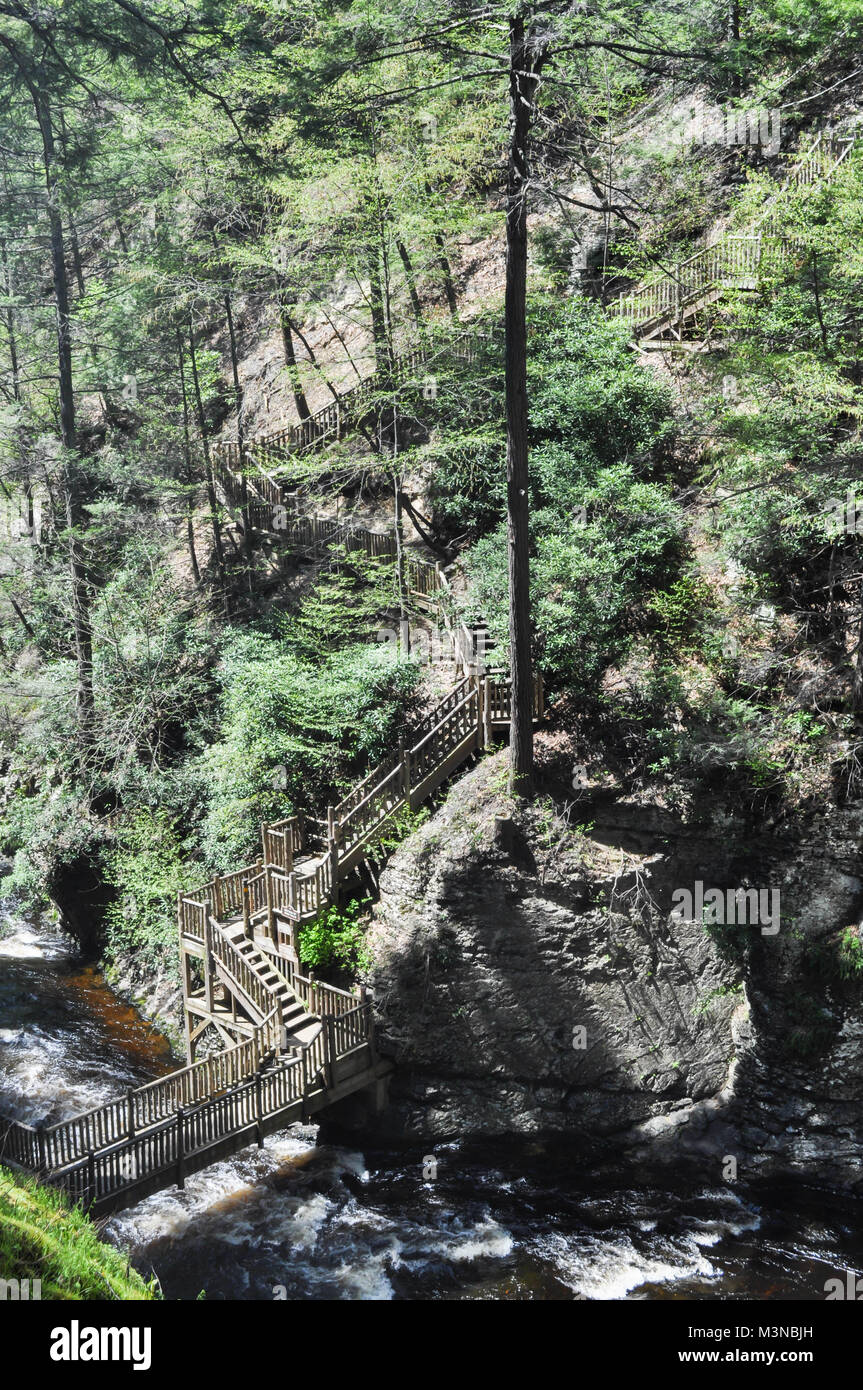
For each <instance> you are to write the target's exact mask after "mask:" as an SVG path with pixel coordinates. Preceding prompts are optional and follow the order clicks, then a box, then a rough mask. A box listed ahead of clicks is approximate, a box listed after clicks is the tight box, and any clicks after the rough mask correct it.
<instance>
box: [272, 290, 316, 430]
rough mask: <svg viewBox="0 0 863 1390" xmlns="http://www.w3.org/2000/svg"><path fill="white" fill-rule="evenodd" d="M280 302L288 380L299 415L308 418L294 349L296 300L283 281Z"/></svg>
mask: <svg viewBox="0 0 863 1390" xmlns="http://www.w3.org/2000/svg"><path fill="white" fill-rule="evenodd" d="M278 302H279V327H280V329H281V331H282V347H283V348H284V352H285V366H286V367H287V370H288V380H289V382H290V383H291V392H292V394H293V397H294V405H295V406H296V408H297V415H298V417H299V419H300V421H303V420H308V418H309V416H310V415H311V413H312V412H311V411H310V410H309V403H308V401H307V400H306V393H305V391H304V390H303V383H302V379H301V377H300V369H299V366H298V364H297V354H296V352H295V350H294V324H293V319H292V318H291V310H292V309H293V308H294V306H295V304H296V300H294V299H292V298H291V295H290V292H289V290H288V288H287V287H286V286H285V284H284V283H283V282H282V283H280V284H279V288H278Z"/></svg>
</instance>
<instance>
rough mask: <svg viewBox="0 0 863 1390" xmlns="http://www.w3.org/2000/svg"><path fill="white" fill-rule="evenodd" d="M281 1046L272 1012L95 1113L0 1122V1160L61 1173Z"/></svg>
mask: <svg viewBox="0 0 863 1390" xmlns="http://www.w3.org/2000/svg"><path fill="white" fill-rule="evenodd" d="M272 1002H273V1001H272V1000H270V1004H271V1006H272ZM281 1045H282V1033H281V1022H280V1019H279V1010H278V1009H277V1008H272V1011H271V1012H270V1013H268V1014H267V1015H266V1017H265V1018H264V1019H263V1020H262V1021H261V1023H260V1024H259V1025H258V1026H256V1027H255V1029H254V1031H253V1033H252V1036H251V1037H250V1038H249V1039H247V1040H246V1041H244V1042H241V1043H237V1044H236V1046H234V1047H230V1048H227V1049H226V1050H225V1051H223V1052H219V1053H218V1054H217V1055H216V1056H214V1057H208V1058H206V1059H205V1060H204V1061H201V1062H195V1063H193V1064H192V1065H191V1066H188V1067H183V1068H182V1069H181V1070H179V1071H174V1072H170V1073H169V1074H168V1075H167V1076H163V1077H159V1079H158V1080H156V1081H151V1082H149V1083H148V1084H147V1085H145V1086H138V1087H136V1088H135V1089H133V1090H130V1091H128V1092H127V1094H126V1095H125V1096H124V1097H122V1098H119V1099H117V1100H113V1101H109V1102H108V1103H107V1104H105V1105H101V1106H98V1107H97V1108H96V1109H93V1110H88V1111H85V1112H84V1113H83V1114H81V1115H75V1116H73V1117H72V1118H71V1119H68V1120H60V1121H58V1122H57V1123H56V1124H54V1125H46V1126H33V1125H27V1124H23V1123H22V1122H21V1121H20V1120H5V1121H3V1120H0V1159H2V1161H4V1162H12V1163H15V1164H17V1165H18V1166H20V1167H23V1168H32V1169H36V1170H37V1171H42V1172H48V1171H50V1170H52V1169H65V1168H66V1167H68V1165H69V1164H73V1163H75V1162H76V1161H77V1160H79V1159H82V1158H86V1156H87V1154H88V1153H90V1152H95V1151H97V1150H100V1149H105V1148H109V1147H111V1146H112V1145H116V1144H118V1143H120V1142H121V1141H122V1140H131V1139H133V1138H134V1137H135V1135H137V1134H138V1133H139V1132H140V1131H142V1130H148V1129H151V1128H152V1127H153V1126H155V1125H158V1124H160V1123H161V1122H162V1121H164V1120H165V1119H166V1117H168V1116H170V1115H173V1114H175V1113H176V1111H177V1110H178V1109H179V1108H180V1107H183V1106H190V1105H197V1104H199V1103H200V1102H201V1101H203V1100H206V1099H207V1098H209V1097H212V1096H214V1095H219V1094H221V1093H222V1092H224V1091H227V1090H230V1089H231V1088H232V1087H234V1086H237V1085H238V1084H239V1083H241V1082H244V1081H246V1080H247V1079H248V1078H249V1077H251V1076H254V1075H255V1074H256V1073H257V1072H258V1071H259V1070H260V1067H261V1065H262V1063H263V1062H264V1060H265V1059H266V1058H267V1057H268V1056H271V1055H272V1056H275V1055H277V1054H278V1052H279V1051H280V1049H281Z"/></svg>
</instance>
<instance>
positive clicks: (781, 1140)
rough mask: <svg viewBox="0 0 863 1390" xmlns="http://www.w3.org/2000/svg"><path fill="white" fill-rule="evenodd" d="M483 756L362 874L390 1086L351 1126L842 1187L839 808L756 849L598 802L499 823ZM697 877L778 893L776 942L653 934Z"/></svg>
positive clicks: (688, 820)
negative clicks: (554, 1146)
mask: <svg viewBox="0 0 863 1390" xmlns="http://www.w3.org/2000/svg"><path fill="white" fill-rule="evenodd" d="M502 757H505V755H500V756H499V757H496V758H490V759H486V760H485V761H484V762H483V763H482V764H480V765H479V766H478V767H476V768H475V769H474V770H473V771H472V772H470V773H469V774H468V775H467V776H466V777H463V778H462V779H461V780H460V781H459V782H458V784H457V785H456V786H455V788H454V789H453V791H452V792H451V793H450V795H449V797H448V799H447V801H446V803H445V804H444V805H443V806H442V807H441V809H440V810H438V811H437V813H436V814H435V815H434V816H433V817H432V818H431V819H430V820H429V821H428V822H427V823H426V824H425V825H424V826H423V827H422V828H421V829H420V830H419V831H418V832H416V833H415V834H414V835H413V836H412V837H411V838H410V839H409V840H408V841H406V842H405V843H404V844H403V845H402V846H401V847H400V848H399V849H398V851H397V852H396V853H395V854H394V855H393V857H392V858H391V860H390V862H389V864H388V866H387V868H386V869H385V871H384V872H383V874H382V876H381V897H380V903H379V905H378V908H377V909H376V913H375V920H374V923H373V927H372V931H371V936H370V946H371V948H372V951H373V954H374V957H375V960H376V966H375V969H374V971H373V972H372V975H371V977H370V981H369V983H370V984H371V985H372V987H373V989H374V991H375V999H376V1008H377V1012H378V1016H379V1024H380V1030H381V1047H382V1050H384V1051H386V1052H388V1053H390V1054H391V1055H392V1056H393V1057H394V1059H395V1061H396V1064H397V1069H396V1072H395V1074H394V1077H393V1079H392V1081H391V1084H390V1099H389V1104H388V1106H387V1108H386V1109H385V1110H383V1111H382V1112H381V1113H380V1114H379V1115H378V1116H377V1117H376V1118H375V1119H374V1120H372V1121H370V1117H369V1116H368V1115H365V1116H364V1117H363V1121H364V1123H365V1125H366V1126H368V1124H369V1123H370V1122H371V1123H373V1124H374V1125H375V1126H376V1127H377V1129H378V1132H379V1133H380V1134H381V1137H383V1138H388V1139H405V1140H408V1139H410V1140H422V1141H434V1140H443V1139H452V1138H459V1139H465V1138H469V1137H480V1136H490V1135H503V1134H525V1133H540V1132H546V1133H548V1132H570V1133H572V1134H574V1135H575V1134H578V1135H580V1136H581V1137H582V1138H584V1139H587V1140H589V1141H591V1142H593V1143H595V1144H596V1145H597V1146H598V1147H600V1148H603V1147H605V1146H608V1145H611V1146H617V1147H619V1146H621V1145H623V1146H627V1147H632V1146H635V1149H636V1151H637V1152H638V1153H640V1154H642V1155H643V1156H644V1157H649V1158H651V1159H655V1158H662V1157H667V1158H669V1159H670V1160H675V1161H676V1160H680V1159H682V1158H685V1157H688V1158H690V1159H692V1160H694V1161H697V1162H701V1163H706V1164H707V1165H708V1167H709V1169H710V1172H711V1173H712V1174H714V1175H715V1176H716V1177H717V1178H718V1177H719V1176H720V1168H719V1166H718V1165H720V1164H721V1163H722V1162H724V1161H725V1160H727V1159H728V1158H734V1159H735V1161H736V1162H737V1164H738V1166H739V1168H740V1169H741V1176H742V1173H743V1171H746V1172H747V1173H749V1174H750V1175H752V1174H753V1173H754V1172H760V1173H764V1172H765V1171H768V1172H779V1171H786V1170H787V1171H789V1172H791V1171H794V1172H797V1173H800V1172H804V1173H806V1174H809V1175H813V1176H814V1175H817V1176H818V1178H819V1180H820V1181H828V1182H833V1183H844V1184H854V1183H856V1182H857V1180H858V1179H859V1178H860V1177H861V1169H860V1160H859V1154H860V1139H861V1137H863V1013H861V1010H860V991H859V986H858V985H856V984H853V983H846V982H843V981H842V979H841V978H840V975H839V972H838V969H836V968H835V937H836V932H837V929H840V928H842V927H844V926H846V925H847V924H850V923H852V922H856V920H857V913H858V900H859V898H860V892H861V885H860V882H859V880H858V878H857V877H856V874H855V873H854V869H855V868H856V867H857V864H856V856H857V844H858V843H859V832H860V824H859V811H858V812H857V813H856V818H855V814H854V813H852V812H850V811H849V812H845V813H843V814H842V815H840V814H839V813H838V812H837V813H836V819H835V822H834V823H830V824H826V823H823V822H822V823H820V824H819V825H817V826H810V827H803V828H801V827H798V828H797V830H796V831H795V833H794V834H791V833H790V832H788V831H786V832H785V833H784V834H782V833H780V830H777V828H776V827H772V828H769V829H768V828H767V827H763V828H762V831H761V833H760V834H759V833H754V832H753V827H752V826H751V825H749V824H747V822H746V819H745V818H744V817H743V816H742V815H740V814H738V813H737V812H736V811H734V810H733V809H731V810H729V809H727V808H723V807H721V806H719V805H717V804H711V806H710V808H709V812H708V813H707V814H705V815H704V816H703V817H701V818H700V819H699V818H697V817H693V816H692V815H691V813H690V814H688V815H684V814H676V813H675V812H674V811H673V810H667V809H663V808H661V807H658V806H655V805H653V806H651V805H635V804H626V803H622V802H621V801H620V800H615V799H614V797H613V796H611V797H609V796H607V795H606V796H605V797H604V799H603V798H602V797H601V796H599V797H596V798H594V800H593V801H591V800H590V798H589V797H588V798H587V799H586V800H584V801H579V802H578V803H577V804H576V805H575V806H573V803H572V801H571V800H570V801H569V803H568V807H567V805H566V803H565V801H564V799H563V797H561V800H560V801H557V800H556V799H555V798H554V797H546V798H540V799H539V800H538V801H537V803H536V804H534V805H533V806H532V807H531V808H529V809H528V810H527V811H525V812H523V813H519V817H518V820H517V821H514V820H512V819H511V818H510V814H509V813H510V811H511V808H510V807H508V806H507V804H506V798H505V796H504V795H503V794H502V793H501V791H500V790H499V789H500V787H501V785H502V776H501V774H502V771H503V769H504V765H503V763H502V761H501V758H502ZM569 795H570V798H571V796H572V793H570V794H569ZM578 821H582V822H587V821H589V822H590V824H585V825H584V826H583V828H582V829H580V828H579V826H578V823H577V822H578ZM699 881H701V882H702V883H703V884H704V889H705V892H706V891H707V890H708V889H709V888H710V887H715V886H718V887H720V888H723V889H727V888H729V887H736V886H743V887H747V886H751V885H756V886H761V887H770V888H772V889H773V890H776V889H777V888H778V889H779V890H780V893H781V921H780V923H779V930H778V931H776V932H774V931H772V930H771V925H770V924H754V925H753V924H749V925H745V926H734V925H728V924H726V925H725V926H720V927H718V928H715V929H712V930H710V931H708V930H706V929H705V927H704V925H703V924H702V923H701V922H694V921H683V920H677V919H676V918H675V917H673V916H671V915H670V908H671V907H672V903H673V902H677V901H679V899H673V897H672V895H673V894H674V893H675V892H676V890H679V889H681V888H688V889H690V890H692V889H693V886H694V885H695V884H696V883H697V882H699ZM762 925H766V926H767V930H766V931H765V932H762ZM819 953H820V954H819Z"/></svg>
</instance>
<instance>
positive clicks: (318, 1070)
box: [0, 977, 375, 1214]
mask: <svg viewBox="0 0 863 1390" xmlns="http://www.w3.org/2000/svg"><path fill="white" fill-rule="evenodd" d="M299 980H301V977H298V981H299ZM302 984H303V985H305V986H306V987H307V990H308V993H309V998H310V1000H313V1001H316V1000H317V998H318V994H319V987H317V986H315V985H314V984H313V983H312V982H309V981H302ZM336 993H340V994H342V995H343V996H344V1003H343V1006H342V1007H340V1008H339V1009H338V1011H335V1010H334V1011H332V1012H331V1013H329V1014H328V1015H327V1016H326V1018H325V1019H324V1026H323V1027H322V1028H321V1031H320V1033H318V1034H317V1036H316V1037H315V1038H314V1039H313V1040H312V1042H311V1043H310V1044H309V1046H308V1047H307V1048H304V1049H302V1051H301V1052H300V1055H298V1056H294V1057H291V1058H289V1059H287V1060H281V1061H279V1062H277V1063H276V1064H275V1065H272V1066H271V1067H270V1069H269V1070H268V1069H266V1066H265V1065H264V1064H265V1062H266V1058H267V1054H268V1052H270V1051H272V1050H273V1049H274V1048H276V1047H277V1044H278V1026H277V1020H276V1011H275V1010H274V1011H273V1013H272V1014H270V1015H269V1016H268V1017H267V1018H266V1019H265V1020H264V1021H263V1023H262V1024H261V1025H260V1026H259V1027H258V1028H257V1029H256V1030H255V1033H254V1035H253V1037H252V1038H251V1039H249V1041H248V1042H242V1043H239V1044H238V1045H237V1046H236V1047H233V1048H229V1049H227V1050H226V1051H225V1052H222V1053H220V1054H218V1055H217V1056H215V1057H209V1058H207V1059H206V1060H205V1061H202V1062H196V1063H195V1064H194V1065H193V1066H190V1067H185V1068H183V1069H182V1070H181V1071H177V1072H173V1073H172V1074H171V1075H170V1076H167V1077H163V1078H162V1079H161V1080H160V1081H158V1082H152V1083H151V1084H150V1085H149V1086H144V1087H139V1088H137V1089H136V1090H134V1091H130V1092H129V1094H128V1095H127V1096H126V1098H125V1099H123V1100H118V1101H116V1102H112V1103H110V1104H109V1105H106V1106H101V1107H99V1108H98V1109H97V1110H92V1111H88V1112H87V1113H86V1114H84V1115H78V1116H76V1117H75V1118H74V1119H71V1120H65V1121H62V1122H61V1123H60V1124H57V1125H52V1126H51V1127H50V1128H38V1127H33V1126H31V1125H25V1124H21V1123H20V1122H19V1121H15V1120H12V1121H5V1122H3V1121H0V1159H2V1160H3V1162H6V1163H10V1164H12V1165H14V1166H16V1167H19V1168H23V1169H25V1170H28V1171H31V1172H34V1173H37V1174H38V1175H39V1176H40V1177H41V1178H42V1179H43V1180H44V1181H45V1182H47V1183H49V1184H51V1185H53V1186H56V1187H60V1188H62V1189H63V1190H64V1191H65V1192H67V1193H68V1195H69V1197H70V1198H71V1200H72V1201H73V1202H75V1203H81V1204H82V1205H84V1206H85V1207H87V1208H89V1209H94V1208H95V1210H96V1211H97V1213H100V1214H101V1213H102V1212H106V1211H109V1210H116V1209H117V1208H118V1207H121V1206H126V1205H129V1203H130V1202H131V1201H134V1200H136V1199H138V1198H139V1197H141V1196H143V1195H145V1194H146V1193H147V1192H151V1191H155V1190H157V1189H158V1188H159V1187H160V1186H167V1185H169V1184H170V1183H172V1182H176V1183H177V1184H178V1185H179V1186H181V1187H182V1186H183V1183H184V1181H185V1178H186V1176H187V1175H188V1174H190V1173H192V1172H195V1171H197V1170H198V1169H199V1168H201V1167H204V1166H206V1164H207V1163H209V1162H213V1161H215V1159H216V1158H219V1157H222V1156H224V1155H225V1154H227V1153H230V1152H235V1151H236V1149H238V1148H240V1147H243V1146H244V1145H245V1144H247V1143H250V1142H253V1141H254V1140H255V1139H256V1138H257V1140H258V1142H259V1143H260V1142H262V1141H263V1135H264V1133H265V1132H268V1131H270V1130H272V1129H274V1128H276V1127H278V1124H279V1122H280V1120H283V1121H285V1122H289V1121H290V1119H291V1118H297V1116H298V1114H299V1115H302V1114H303V1113H305V1112H307V1111H308V1110H309V1109H310V1108H311V1106H312V1103H313V1102H316V1107H319V1105H320V1103H321V1102H322V1101H323V1102H324V1103H325V1102H326V1099H327V1097H326V1093H327V1091H329V1090H332V1089H333V1088H334V1087H335V1086H336V1085H337V1084H338V1076H337V1067H338V1064H339V1062H341V1061H343V1060H344V1059H345V1058H347V1057H350V1056H352V1055H354V1054H356V1053H358V1052H359V1050H360V1049H363V1048H366V1049H368V1062H369V1068H367V1070H368V1069H371V1070H373V1069H374V1057H375V1054H374V1051H373V1038H374V1021H373V1016H372V1009H371V1005H370V1004H369V1003H366V1002H364V1001H357V1000H356V998H354V997H353V996H350V995H344V992H343V991H337V992H336ZM359 1079H360V1080H361V1081H362V1080H364V1079H365V1078H364V1077H363V1076H361V1077H360V1078H359Z"/></svg>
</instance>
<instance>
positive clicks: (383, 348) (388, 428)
mask: <svg viewBox="0 0 863 1390" xmlns="http://www.w3.org/2000/svg"><path fill="white" fill-rule="evenodd" d="M367 263H368V269H369V301H370V307H371V315H372V338H373V339H374V345H375V368H376V370H377V374H378V389H379V390H380V391H381V392H382V393H385V394H389V392H390V391H391V390H392V385H393V380H392V376H393V373H392V344H391V343H390V340H389V335H388V333H387V320H386V310H385V307H384V297H383V286H382V283H381V267H380V256H379V250H378V247H377V246H372V247H370V248H369V252H368V262H367ZM378 418H379V428H378V442H379V444H380V445H383V444H384V443H385V441H388V440H391V439H392V427H393V419H394V414H393V407H392V406H391V405H389V404H385V405H384V406H383V407H379V410H378Z"/></svg>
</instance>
